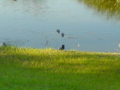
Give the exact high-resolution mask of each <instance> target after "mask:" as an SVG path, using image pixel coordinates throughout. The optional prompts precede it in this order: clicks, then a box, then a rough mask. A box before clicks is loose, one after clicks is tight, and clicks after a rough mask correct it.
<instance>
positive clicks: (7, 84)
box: [0, 47, 120, 90]
mask: <svg viewBox="0 0 120 90" xmlns="http://www.w3.org/2000/svg"><path fill="white" fill-rule="evenodd" d="M0 89H1V90H120V54H117V53H95V52H78V51H59V50H54V49H32V48H16V47H0Z"/></svg>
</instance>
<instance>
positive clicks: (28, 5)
mask: <svg viewBox="0 0 120 90" xmlns="http://www.w3.org/2000/svg"><path fill="white" fill-rule="evenodd" d="M0 24H1V25H0V43H2V42H6V43H7V44H10V45H15V46H20V47H33V48H46V47H50V48H55V49H59V47H60V46H61V45H62V44H64V45H65V47H66V50H71V49H74V50H79V51H93V52H119V43H120V42H119V38H120V35H119V33H120V30H119V28H120V23H119V21H118V20H116V18H114V17H108V16H107V15H106V14H102V13H100V12H97V11H96V10H94V9H93V8H89V7H88V6H87V5H86V4H84V3H83V2H80V1H78V0H17V1H12V0H1V1H0ZM57 29H60V34H59V33H57V32H56V30H57ZM61 33H64V34H65V36H64V37H62V36H61Z"/></svg>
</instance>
